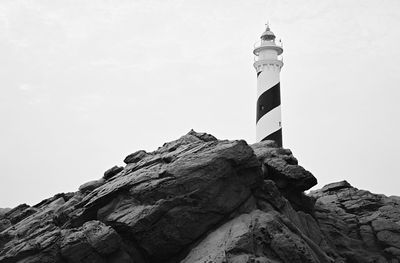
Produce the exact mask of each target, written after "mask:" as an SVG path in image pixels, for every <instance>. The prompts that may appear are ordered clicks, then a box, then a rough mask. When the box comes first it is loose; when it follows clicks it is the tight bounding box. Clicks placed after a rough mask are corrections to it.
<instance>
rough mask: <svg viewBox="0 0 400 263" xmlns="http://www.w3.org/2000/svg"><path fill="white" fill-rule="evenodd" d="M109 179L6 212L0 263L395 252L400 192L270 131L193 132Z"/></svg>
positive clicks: (213, 261) (360, 257)
mask: <svg viewBox="0 0 400 263" xmlns="http://www.w3.org/2000/svg"><path fill="white" fill-rule="evenodd" d="M124 162H125V163H126V166H125V167H123V168H122V167H118V166H114V167H112V168H111V169H109V170H107V171H106V172H105V173H104V176H103V178H102V179H99V180H96V181H92V182H89V183H86V184H84V185H82V186H81V187H80V188H79V191H77V192H75V193H66V194H64V193H62V194H57V195H55V196H53V197H51V198H48V199H45V200H43V201H42V202H40V203H39V204H36V205H34V206H29V205H25V204H23V205H20V206H18V207H16V208H13V209H11V210H9V211H4V212H3V211H1V210H0V263H4V262H19V263H39V262H59V263H67V262H100V263H101V262H105V263H125V262H126V263H129V262H135V263H149V262H155V263H158V262H166V263H175V262H185V263H189V262H198V263H200V262H201V263H203V262H207V263H219V262H220V263H222V262H224V263H225V262H226V263H228V262H230V263H241V262H243V263H245V262H265V263H266V262H273V263H278V262H288V263H289V262H291V263H292V262H324V263H325V262H356V263H357V262H360V263H361V262H379V263H385V262H391V263H395V262H400V261H399V260H400V225H399V224H400V209H399V206H400V198H398V197H386V196H383V195H376V194H372V193H370V192H368V191H364V190H358V189H356V188H354V187H352V186H351V185H350V184H349V183H347V182H346V181H342V182H338V183H333V184H330V185H327V186H324V187H323V188H322V189H320V190H317V191H313V192H311V193H310V194H309V195H306V194H304V192H303V191H305V190H307V189H309V188H311V187H312V186H314V185H315V184H316V182H317V181H316V178H315V177H314V176H313V175H312V174H311V173H310V172H308V171H307V170H305V169H304V168H303V167H301V166H299V165H298V161H297V159H296V158H294V157H293V155H292V153H291V151H290V150H287V149H282V148H278V147H276V144H275V143H274V142H272V141H265V142H260V143H257V144H253V145H251V146H249V145H247V143H246V142H244V141H240V140H239V141H227V140H224V141H221V140H217V139H216V138H215V137H214V136H212V135H209V134H206V133H196V132H194V131H193V130H192V131H190V132H189V133H188V134H186V135H184V136H182V137H181V138H179V139H178V140H175V141H172V142H168V143H165V144H164V145H163V146H162V147H160V148H159V149H157V150H156V151H154V152H145V151H137V152H135V153H133V154H130V155H129V156H127V157H126V158H125V160H124Z"/></svg>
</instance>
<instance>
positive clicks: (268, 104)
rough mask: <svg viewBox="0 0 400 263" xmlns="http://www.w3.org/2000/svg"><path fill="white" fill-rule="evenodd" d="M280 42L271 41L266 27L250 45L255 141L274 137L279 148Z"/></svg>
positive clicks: (271, 37)
mask: <svg viewBox="0 0 400 263" xmlns="http://www.w3.org/2000/svg"><path fill="white" fill-rule="evenodd" d="M282 52H283V48H282V43H280V41H279V43H276V42H275V35H274V33H272V31H271V30H270V28H269V26H268V25H267V28H266V29H265V31H264V33H262V35H261V40H260V41H259V42H257V43H256V44H255V46H254V50H253V53H254V55H255V59H254V68H255V69H256V72H257V118H256V126H257V128H256V129H257V131H256V137H257V142H259V141H263V140H274V141H275V142H276V143H277V144H278V145H279V147H282V120H281V92H280V80H279V74H280V72H281V68H282V66H283V61H282V60H281V59H280V58H279V57H278V56H279V55H281V54H282Z"/></svg>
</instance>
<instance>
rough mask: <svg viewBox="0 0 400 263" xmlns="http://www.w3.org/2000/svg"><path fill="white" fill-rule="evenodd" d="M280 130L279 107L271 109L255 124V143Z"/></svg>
mask: <svg viewBox="0 0 400 263" xmlns="http://www.w3.org/2000/svg"><path fill="white" fill-rule="evenodd" d="M280 128H281V106H280V105H279V106H278V107H276V108H274V109H272V110H271V111H269V112H268V113H266V114H265V115H264V116H262V117H261V119H259V120H258V122H257V141H258V142H259V141H261V140H262V139H264V138H265V137H267V136H268V135H270V134H272V133H274V132H276V131H277V130H279V129H280Z"/></svg>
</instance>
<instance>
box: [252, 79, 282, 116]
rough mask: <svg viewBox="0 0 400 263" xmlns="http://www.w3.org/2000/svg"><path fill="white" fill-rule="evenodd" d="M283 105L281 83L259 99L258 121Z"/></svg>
mask: <svg viewBox="0 0 400 263" xmlns="http://www.w3.org/2000/svg"><path fill="white" fill-rule="evenodd" d="M279 105H281V88H280V82H278V83H277V84H275V85H274V86H273V87H272V88H270V89H268V90H266V91H265V92H264V93H263V94H261V96H260V97H258V99H257V121H256V122H258V120H259V119H261V117H262V116H264V115H265V114H266V113H268V112H269V111H270V110H272V109H274V108H276V107H278V106H279Z"/></svg>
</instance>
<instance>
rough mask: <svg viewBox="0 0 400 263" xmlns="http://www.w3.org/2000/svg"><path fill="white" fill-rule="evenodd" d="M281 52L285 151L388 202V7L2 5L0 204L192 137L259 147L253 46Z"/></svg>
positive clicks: (86, 0)
mask: <svg viewBox="0 0 400 263" xmlns="http://www.w3.org/2000/svg"><path fill="white" fill-rule="evenodd" d="M267 20H269V22H270V25H271V29H272V31H274V33H275V34H276V35H277V37H278V38H282V40H283V42H284V63H285V65H284V67H283V69H282V72H281V93H282V125H283V143H284V147H286V148H290V149H291V150H292V151H293V153H294V155H295V156H296V157H297V158H298V159H299V162H300V164H301V165H303V166H304V167H305V168H306V169H308V170H310V171H311V172H312V173H313V174H314V175H315V176H316V177H317V179H318V181H319V184H318V186H317V187H322V186H323V185H324V184H326V183H329V182H334V181H338V180H343V179H346V180H348V181H349V182H350V183H351V184H353V185H354V186H356V187H358V188H363V189H368V190H371V191H373V192H376V193H384V194H386V195H400V190H399V187H398V186H399V181H400V180H399V169H398V166H397V165H398V163H397V162H398V161H399V157H400V154H399V151H400V135H399V131H400V117H399V115H400V102H399V101H400V92H399V89H400V86H399V83H400V67H399V61H400V48H399V47H400V43H399V42H400V41H399V40H400V30H399V28H400V1H398V0H386V1H384V0H381V1H375V0H374V1H367V0H359V1H348V0H341V1H338V0H334V1H332V0H330V1H320V0H307V1H283V0H277V1H275V0H271V1H268V0H263V1H261V0H260V1H258V0H257V1H237V0H230V1H226V0H222V1H215V0H213V1H211V0H202V1H194V0H192V1H189V0H188V1H184V0H170V1H167V0H158V1H156V0H152V1H150V0H134V1H132V0H114V1H105V0H93V1H92V0H57V1H54V0H46V1H45V0H36V1H28V0H27V1H23V0H1V1H0V91H1V92H0V125H1V127H0V128H1V129H0V179H1V180H0V207H13V206H16V205H18V204H20V203H28V204H30V205H34V204H36V203H38V202H39V201H41V200H42V199H44V198H47V197H50V196H52V195H54V194H56V193H59V192H70V191H76V190H77V189H78V187H79V185H81V184H83V183H85V182H87V181H89V180H94V179H99V178H101V177H102V175H103V172H104V171H105V170H107V169H108V168H110V167H112V166H113V165H122V164H123V162H122V160H123V159H124V157H125V156H126V155H128V154H130V153H132V152H134V151H136V150H139V149H145V150H148V151H152V150H155V149H156V148H157V147H158V146H161V145H162V144H163V143H164V142H166V141H169V140H173V139H176V138H178V137H180V136H181V135H183V134H185V133H187V132H188V131H189V130H190V129H192V128H193V129H195V130H196V131H202V132H203V131H204V132H208V133H211V134H213V135H215V136H216V137H218V138H220V139H245V140H246V141H247V142H248V143H254V142H255V103H256V72H255V70H254V68H253V66H252V63H253V56H252V49H253V44H254V42H256V41H257V40H258V38H259V36H260V34H261V33H262V32H263V30H264V27H265V26H264V24H265V23H266V21H267Z"/></svg>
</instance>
